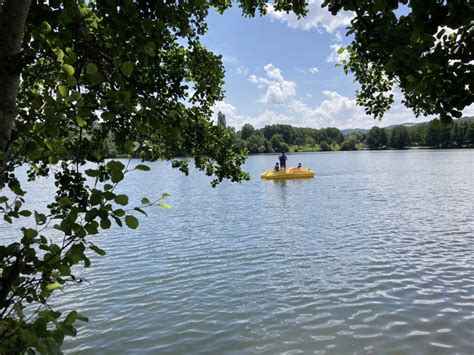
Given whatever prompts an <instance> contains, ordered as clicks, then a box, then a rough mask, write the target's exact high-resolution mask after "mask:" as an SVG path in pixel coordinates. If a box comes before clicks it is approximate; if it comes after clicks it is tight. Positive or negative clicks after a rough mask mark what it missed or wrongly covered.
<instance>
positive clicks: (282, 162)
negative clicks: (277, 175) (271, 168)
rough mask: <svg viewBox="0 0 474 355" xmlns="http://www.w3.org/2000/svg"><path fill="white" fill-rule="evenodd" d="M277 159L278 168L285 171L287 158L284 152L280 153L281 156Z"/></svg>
mask: <svg viewBox="0 0 474 355" xmlns="http://www.w3.org/2000/svg"><path fill="white" fill-rule="evenodd" d="M279 159H280V168H281V169H283V170H286V159H287V156H286V155H285V152H281V155H280V157H279Z"/></svg>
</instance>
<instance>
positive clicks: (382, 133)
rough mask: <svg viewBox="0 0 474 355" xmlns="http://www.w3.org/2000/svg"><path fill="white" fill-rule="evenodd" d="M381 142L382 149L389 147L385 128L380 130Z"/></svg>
mask: <svg viewBox="0 0 474 355" xmlns="http://www.w3.org/2000/svg"><path fill="white" fill-rule="evenodd" d="M379 142H380V147H382V148H384V147H387V146H388V137H387V132H386V131H385V128H381V129H380V135H379Z"/></svg>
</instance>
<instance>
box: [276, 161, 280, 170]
mask: <svg viewBox="0 0 474 355" xmlns="http://www.w3.org/2000/svg"><path fill="white" fill-rule="evenodd" d="M275 171H280V167H279V166H278V163H276V164H275Z"/></svg>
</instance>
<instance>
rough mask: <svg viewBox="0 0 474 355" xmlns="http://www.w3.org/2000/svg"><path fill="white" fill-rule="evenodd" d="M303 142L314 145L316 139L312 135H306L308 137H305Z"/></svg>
mask: <svg viewBox="0 0 474 355" xmlns="http://www.w3.org/2000/svg"><path fill="white" fill-rule="evenodd" d="M304 143H305V144H306V145H307V146H310V147H314V146H315V145H316V140H315V139H314V138H313V137H311V136H308V137H306V139H305V141H304Z"/></svg>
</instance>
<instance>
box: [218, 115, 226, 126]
mask: <svg viewBox="0 0 474 355" xmlns="http://www.w3.org/2000/svg"><path fill="white" fill-rule="evenodd" d="M217 125H218V126H221V127H224V128H226V126H227V124H226V121H225V115H224V114H223V113H222V112H221V111H219V112H218V113H217Z"/></svg>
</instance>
